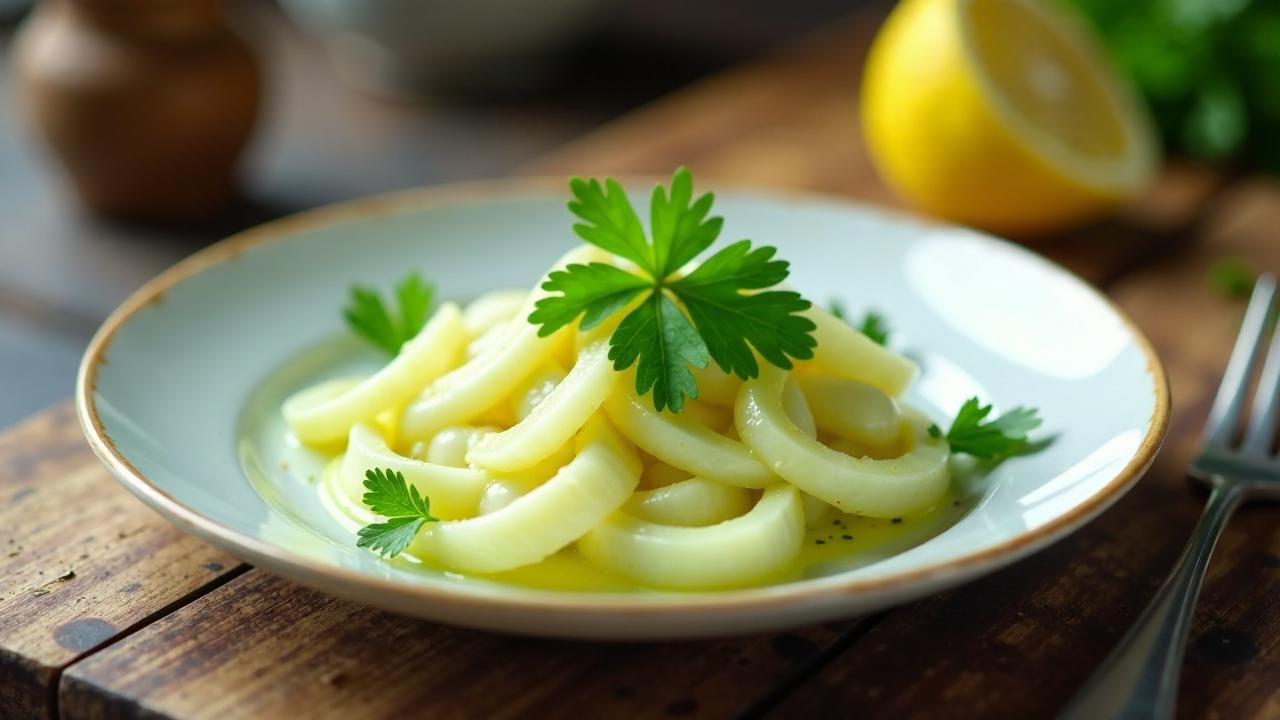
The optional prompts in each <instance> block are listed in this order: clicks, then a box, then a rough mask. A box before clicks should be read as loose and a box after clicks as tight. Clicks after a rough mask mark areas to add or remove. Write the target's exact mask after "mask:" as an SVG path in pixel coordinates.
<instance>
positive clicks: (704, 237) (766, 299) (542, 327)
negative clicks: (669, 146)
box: [529, 167, 817, 412]
mask: <svg viewBox="0 0 1280 720" xmlns="http://www.w3.org/2000/svg"><path fill="white" fill-rule="evenodd" d="M569 186H570V189H571V190H572V192H573V200H572V201H570V203H569V210H570V211H571V212H572V213H573V214H574V215H575V216H577V217H578V218H579V219H580V220H582V222H581V223H578V224H576V225H574V232H576V233H577V234H578V236H579V237H581V238H582V239H583V240H586V241H587V242H589V243H591V244H593V245H595V246H597V247H599V248H602V249H604V250H607V251H609V252H611V253H613V254H615V255H618V256H620V257H623V258H625V259H627V260H630V261H632V262H634V263H635V264H636V265H637V266H639V268H640V269H641V271H642V272H643V275H641V274H636V273H632V272H629V271H627V270H623V269H620V268H617V267H613V266H610V265H608V264H607V263H590V264H586V265H582V264H574V265H570V266H568V267H566V268H565V269H564V270H560V271H556V272H554V273H552V274H551V275H550V276H549V277H548V279H547V282H545V283H543V285H542V287H543V289H544V290H546V291H547V292H549V293H551V294H550V295H548V296H547V297H545V298H542V299H541V300H539V301H538V302H537V303H536V304H535V305H534V311H533V313H532V314H530V315H529V322H531V323H533V324H534V325H538V326H539V330H538V333H539V334H540V335H547V334H549V333H552V332H554V331H556V330H557V329H559V328H561V327H564V326H565V325H568V324H570V323H572V322H573V321H574V320H576V319H577V318H579V317H581V318H582V319H581V321H580V325H579V327H580V328H581V329H584V330H586V329H590V328H592V327H595V326H596V325H599V324H600V323H601V322H603V321H604V320H605V319H606V318H607V317H609V316H610V315H613V314H614V313H616V312H619V311H621V310H622V309H624V308H626V307H628V306H630V305H631V304H632V302H633V301H634V300H635V299H636V298H638V297H641V296H642V295H643V296H644V297H643V298H642V301H641V302H640V303H639V304H638V305H637V306H635V307H634V309H633V310H631V311H630V312H629V313H628V314H627V316H626V317H625V318H623V320H622V322H621V323H619V325H618V327H617V329H615V330H614V332H613V335H612V336H611V337H610V338H609V358H610V359H611V360H612V361H613V364H614V368H615V369H616V370H625V369H626V368H628V367H631V365H633V364H636V363H639V365H638V367H637V369H636V392H638V393H640V394H642V395H643V394H645V393H647V392H650V391H652V392H653V406H654V407H655V408H657V409H658V410H663V409H666V408H670V409H671V411H672V412H679V411H680V410H681V409H682V408H683V407H684V399H685V398H686V397H697V393H698V388H697V385H696V383H695V381H694V378H693V375H692V372H691V371H690V367H691V366H692V367H696V368H705V367H707V365H708V364H709V362H710V360H715V361H716V364H717V365H719V366H720V367H721V368H722V369H724V370H725V371H726V372H732V373H734V374H736V375H738V376H739V377H741V378H743V379H744V380H745V379H748V378H753V377H756V376H758V375H759V372H760V368H759V365H758V363H757V361H756V357H755V355H756V354H757V353H758V354H759V355H760V356H761V357H763V358H764V359H765V360H766V361H768V362H770V363H773V364H774V365H777V366H778V367H782V368H790V367H791V366H792V360H793V359H795V360H805V359H808V358H811V357H813V348H814V347H815V346H816V345H817V341H816V340H814V338H813V334H812V333H813V331H814V330H815V329H816V328H815V326H814V324H813V322H812V321H811V320H809V319H808V318H806V317H804V316H802V315H800V313H801V312H803V311H805V310H807V309H808V308H809V307H810V303H809V301H808V300H805V299H804V298H802V297H800V295H799V294H797V293H794V292H791V291H784V290H767V289H766V288H770V287H773V286H774V285H777V284H778V283H780V282H782V281H783V280H784V279H785V278H786V277H787V275H788V274H789V272H790V269H789V265H788V263H787V262H786V261H784V260H778V259H775V258H774V255H775V253H776V252H777V251H776V250H775V249H774V248H772V247H758V248H754V249H753V248H752V247H751V242H750V241H748V240H740V241H738V242H736V243H733V244H731V245H729V246H727V247H725V248H724V249H722V250H720V251H719V252H717V253H715V254H713V255H712V256H711V257H709V258H707V260H706V261H705V262H703V263H702V264H701V265H700V266H698V267H697V268H696V269H694V270H693V271H692V272H690V273H689V274H688V275H686V276H685V277H675V276H677V275H678V273H679V271H680V270H681V269H682V268H683V267H684V266H685V265H687V264H689V263H690V262H691V261H692V260H693V259H694V258H695V257H697V256H698V255H699V254H701V253H702V252H703V251H705V250H706V249H707V248H709V247H710V246H711V244H712V243H713V242H715V240H716V239H717V238H718V237H719V235H720V231H721V229H722V228H723V225H724V221H723V219H722V218H719V217H710V213H711V205H712V202H713V201H714V196H713V195H712V194H710V193H707V194H705V195H702V196H700V197H697V198H696V199H695V195H694V192H693V176H692V174H690V172H689V170H688V169H687V168H683V167H682V168H679V169H678V170H676V172H675V174H674V175H672V177H671V183H670V186H669V188H663V187H662V186H658V187H656V188H654V191H653V196H652V198H651V200H650V221H649V225H650V228H651V229H652V241H651V242H650V241H649V240H647V239H646V237H645V234H644V229H643V227H641V225H640V219H639V217H638V216H637V215H636V213H635V211H634V209H632V207H631V203H630V201H629V200H628V199H627V195H626V192H625V191H624V190H623V189H622V186H621V185H619V184H618V183H617V182H616V181H614V180H612V179H608V180H605V182H604V184H603V185H602V184H601V183H600V181H598V180H589V181H588V180H583V179H581V178H574V179H573V180H571V181H570V183H569ZM673 277H674V278H675V279H673Z"/></svg>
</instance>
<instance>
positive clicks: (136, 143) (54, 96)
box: [14, 0, 260, 221]
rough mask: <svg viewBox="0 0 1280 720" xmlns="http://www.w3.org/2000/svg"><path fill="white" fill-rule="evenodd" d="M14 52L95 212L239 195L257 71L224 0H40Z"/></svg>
mask: <svg viewBox="0 0 1280 720" xmlns="http://www.w3.org/2000/svg"><path fill="white" fill-rule="evenodd" d="M14 53H15V63H16V67H17V75H18V82H19V88H20V91H21V93H22V101H23V103H24V105H25V106H26V109H27V111H28V114H29V115H30V116H31V117H32V119H33V122H34V124H35V126H36V127H37V128H38V129H39V130H40V131H41V133H42V134H43V135H44V137H45V138H46V139H47V140H48V143H49V145H50V146H52V148H53V150H54V152H55V154H56V155H57V156H58V157H59V158H60V159H61V160H62V163H63V164H64V165H65V166H66V169H67V171H68V174H69V175H70V178H71V181H72V183H73V185H74V187H75V188H76V190H77V192H78V194H79V195H80V197H81V198H82V200H83V201H84V203H85V204H86V205H88V206H89V207H90V208H91V209H93V210H95V211H97V212H100V213H104V214H108V215H112V216H116V217H122V218H129V219H137V220H163V221H181V220H192V219H198V218H202V217H207V216H209V215H211V214H213V213H215V212H216V211H218V210H219V209H221V208H222V207H223V206H225V205H226V204H227V202H228V201H229V200H231V199H232V197H233V196H234V192H235V165H236V160H237V158H238V157H239V156H240V154H241V152H242V150H243V149H244V147H245V144H246V142H247V141H248V139H249V136H250V133H251V131H252V129H253V124H254V118H255V117H256V115H257V112H258V99H259V89H260V88H259V72H258V65H257V62H256V60H255V58H254V55H253V52H252V51H251V49H250V47H249V46H248V45H247V44H246V43H245V41H244V40H243V39H242V38H241V37H240V36H239V35H238V34H237V33H236V32H235V31H234V30H233V29H232V27H231V26H230V24H229V23H228V21H227V18H226V17H225V16H224V14H223V12H222V7H221V4H220V0H41V2H40V3H39V4H38V5H37V8H36V10H35V12H34V13H33V14H32V16H31V17H30V18H29V19H28V20H27V22H26V24H25V26H24V27H23V28H22V31H21V33H20V35H19V37H18V40H17V44H16V47H15V50H14Z"/></svg>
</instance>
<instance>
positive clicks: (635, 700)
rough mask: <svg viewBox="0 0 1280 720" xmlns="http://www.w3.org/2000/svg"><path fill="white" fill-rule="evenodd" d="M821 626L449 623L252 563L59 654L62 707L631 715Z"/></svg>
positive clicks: (794, 647)
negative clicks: (587, 638) (588, 627)
mask: <svg viewBox="0 0 1280 720" xmlns="http://www.w3.org/2000/svg"><path fill="white" fill-rule="evenodd" d="M837 634H838V629H837V628H836V627H833V626H820V627H814V628H808V629H805V630H802V631H798V632H796V633H789V634H783V635H777V636H764V637H749V638H742V639H736V640H729V641H716V642H706V641H702V642H667V643H648V644H617V643H598V642H568V641H548V640H534V639H523V638H511V637H504V636H499V635H493V634H488V633H482V632H477V631H471V630H462V629H457V628H448V627H444V626H441V625H435V624H432V623H428V622H423V621H419V620H410V619H406V618H402V617H398V616H395V615H391V614H389V613H384V612H381V611H377V610H371V609H369V608H367V607H365V606H362V605H358V604H355V603H351V602H348V601H345V600H339V599H337V598H334V597H331V596H328V595H325V594H322V593H318V592H314V591H311V590H307V589H304V588H301V587H299V586H297V585H294V584H292V583H288V582H286V581H284V580H280V579H278V578H276V577H274V576H271V575H269V574H267V573H264V572H261V571H258V570H253V571H250V572H249V573H247V574H246V575H244V576H242V577H240V578H237V579H235V580H233V581H232V582H230V583H228V584H227V585H225V586H224V587H222V588H219V589H218V590H216V591H214V592H212V593H210V594H208V595H206V596H204V597H201V598H199V599H197V600H195V601H194V602H192V603H191V604H190V605H187V606H186V607H184V608H181V609H179V610H177V611H176V612H174V613H173V614H172V615H170V616H168V617H166V618H164V619H162V620H160V621H158V622H156V623H153V624H152V625H150V626H148V627H146V628H144V629H142V630H140V631H138V632H137V633H135V634H134V635H132V636H130V637H128V638H126V639H125V640H123V641H122V642H119V643H117V644H114V645H112V646H110V647H108V648H106V649H104V650H102V651H100V652H98V653H96V654H94V655H92V656H90V657H89V658H86V659H85V660H82V661H81V662H79V663H77V664H76V665H74V666H73V667H72V668H70V669H69V670H68V671H67V672H66V674H65V675H64V676H63V681H62V687H61V692H60V707H61V709H62V717H63V718H65V719H66V720H77V719H79V718H102V717H133V716H136V715H147V716H149V717H161V718H184V719H187V718H189V719H192V720H198V719H200V718H210V719H217V718H224V717H228V716H232V715H234V716H235V717H241V718H275V717H285V716H288V715H289V714H290V713H291V712H293V711H296V710H297V709H298V708H307V716H308V717H310V718H351V717H360V718H393V717H405V716H406V715H412V716H421V717H486V718H504V717H563V718H577V717H616V716H620V715H625V716H630V717H654V716H663V715H667V716H672V717H681V716H695V715H696V716H702V717H727V716H730V715H734V714H737V713H738V712H740V711H741V710H743V709H745V708H746V707H748V706H749V705H750V704H751V702H752V701H753V700H755V699H757V698H758V697H760V696H761V694H762V693H763V692H764V691H765V690H766V689H767V688H769V687H770V686H772V685H773V684H774V683H776V682H777V681H778V680H779V679H780V678H783V677H786V676H787V675H788V674H789V673H791V672H794V671H795V670H797V669H798V668H801V667H803V666H804V664H805V663H806V662H808V661H809V660H811V659H812V658H813V657H814V656H815V655H816V653H817V652H818V651H819V647H820V646H821V645H823V644H826V643H828V642H830V641H831V640H832V639H834V638H835V636H836V635H837Z"/></svg>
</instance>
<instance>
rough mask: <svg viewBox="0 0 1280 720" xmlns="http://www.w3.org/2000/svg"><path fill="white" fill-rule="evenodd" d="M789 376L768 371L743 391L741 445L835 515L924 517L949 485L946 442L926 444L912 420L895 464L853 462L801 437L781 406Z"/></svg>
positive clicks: (916, 419) (923, 431)
mask: <svg viewBox="0 0 1280 720" xmlns="http://www.w3.org/2000/svg"><path fill="white" fill-rule="evenodd" d="M786 378H787V374H786V373H785V372H783V371H782V370H779V369H777V368H774V367H772V366H767V367H763V368H761V371H760V377H759V378H758V379H756V380H750V381H748V382H746V383H744V384H743V386H742V389H741V390H740V391H739V393H738V402H737V405H736V407H735V408H734V413H735V418H736V423H737V427H738V432H739V434H741V436H742V439H743V442H745V443H746V444H747V445H749V446H750V447H751V449H752V450H753V451H755V452H756V453H757V454H758V455H759V456H760V457H761V458H763V459H764V460H765V461H766V462H768V463H769V466H770V467H771V468H773V470H774V471H775V472H777V473H778V475H780V476H782V478H783V479H784V480H786V481H787V482H789V483H791V484H792V485H795V486H796V487H797V488H800V489H801V490H803V491H805V492H807V493H809V494H810V495H813V496H814V497H816V498H818V499H820V500H823V501H825V502H828V503H831V504H832V505H834V506H836V507H837V508H839V509H840V510H843V511H844V512H848V513H857V514H861V515H868V516H871V517H881V518H885V517H897V516H900V515H906V514H910V513H913V512H917V511H921V510H925V509H927V508H928V507H929V506H931V505H932V504H934V503H935V502H937V501H938V500H939V499H940V498H941V497H942V496H943V494H944V493H945V492H946V489H947V484H948V482H949V479H950V478H949V475H948V473H947V457H948V455H949V452H948V449H947V445H946V442H944V441H942V440H937V439H934V438H932V437H930V436H929V433H928V431H927V428H928V425H929V423H928V420H927V419H925V418H924V417H922V416H920V415H919V414H915V413H911V414H908V415H907V416H906V418H905V420H906V425H907V427H908V428H909V429H910V432H911V437H910V438H909V439H908V440H909V441H908V445H909V447H908V449H907V451H906V453H905V454H903V455H901V456H900V457H895V458H890V459H885V460H876V459H872V458H856V457H851V456H849V455H846V454H844V453H842V452H839V451H837V450H832V449H831V448H829V447H827V446H825V445H823V444H822V443H820V442H818V441H817V440H814V439H813V438H811V437H809V436H808V435H806V434H805V433H804V432H803V431H802V430H801V429H800V428H798V427H796V424H795V423H794V422H792V420H791V418H789V417H788V416H787V413H786V411H785V410H784V409H783V406H782V400H781V396H782V389H783V384H784V383H785V382H786Z"/></svg>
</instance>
